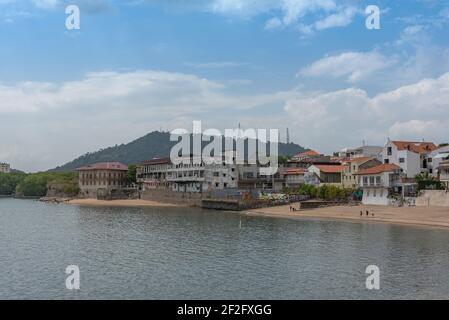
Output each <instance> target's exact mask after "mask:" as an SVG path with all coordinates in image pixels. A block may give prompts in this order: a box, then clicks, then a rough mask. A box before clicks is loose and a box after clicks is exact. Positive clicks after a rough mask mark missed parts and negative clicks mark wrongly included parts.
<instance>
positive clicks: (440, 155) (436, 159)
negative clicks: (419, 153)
mask: <svg viewBox="0 0 449 320" xmlns="http://www.w3.org/2000/svg"><path fill="white" fill-rule="evenodd" d="M448 159H449V146H445V147H440V148H438V149H436V150H434V151H432V152H431V153H430V154H429V155H428V158H427V166H428V169H429V173H430V174H431V175H432V176H434V177H438V167H439V166H440V164H441V163H442V162H443V161H445V160H448Z"/></svg>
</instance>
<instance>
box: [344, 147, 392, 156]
mask: <svg viewBox="0 0 449 320" xmlns="http://www.w3.org/2000/svg"><path fill="white" fill-rule="evenodd" d="M382 149H383V148H382V147H379V146H361V147H357V148H344V149H342V150H340V151H339V152H338V153H337V154H338V156H339V157H342V158H349V159H353V158H360V157H368V158H378V157H379V154H380V153H381V152H382Z"/></svg>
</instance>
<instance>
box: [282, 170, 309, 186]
mask: <svg viewBox="0 0 449 320" xmlns="http://www.w3.org/2000/svg"><path fill="white" fill-rule="evenodd" d="M306 172H308V171H307V170H306V169H304V168H285V170H283V171H282V173H281V174H282V175H283V176H284V178H285V186H286V187H289V188H297V187H299V186H301V185H302V184H305V183H306V180H305V174H306Z"/></svg>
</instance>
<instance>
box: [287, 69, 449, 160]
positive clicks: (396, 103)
mask: <svg viewBox="0 0 449 320" xmlns="http://www.w3.org/2000/svg"><path fill="white" fill-rule="evenodd" d="M284 110H285V111H286V113H287V114H288V119H291V120H290V121H291V122H293V125H294V126H295V128H296V130H297V132H298V133H297V134H299V135H300V137H301V139H302V140H303V141H307V145H308V146H311V147H314V148H318V149H320V151H322V152H331V151H333V150H338V149H339V148H342V147H346V146H355V145H358V144H360V143H361V141H362V140H365V141H368V142H369V143H373V144H380V145H381V144H383V143H384V142H385V139H386V138H387V137H388V136H390V137H391V138H398V139H411V140H417V139H418V140H420V139H421V138H424V139H426V140H433V141H435V142H436V143H439V142H445V141H446V140H448V139H449V136H448V130H447V128H449V113H448V111H449V73H446V74H444V75H442V76H441V77H439V78H436V79H424V80H421V81H419V82H417V83H414V84H412V85H408V86H404V87H400V88H397V89H395V90H391V91H388V92H384V93H381V94H378V95H376V96H374V97H369V96H368V95H367V93H366V92H365V91H363V90H360V89H353V88H350V89H345V90H339V91H333V92H327V93H318V94H312V95H310V96H305V97H300V98H293V99H289V100H288V101H287V102H286V103H285V106H284ZM289 126H292V124H289Z"/></svg>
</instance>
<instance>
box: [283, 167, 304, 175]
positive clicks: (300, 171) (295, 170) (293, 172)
mask: <svg viewBox="0 0 449 320" xmlns="http://www.w3.org/2000/svg"><path fill="white" fill-rule="evenodd" d="M306 172H307V170H306V169H304V168H290V169H287V170H285V171H284V175H286V176H294V175H298V174H304V173H306Z"/></svg>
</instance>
